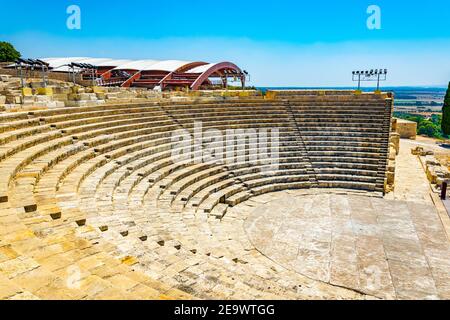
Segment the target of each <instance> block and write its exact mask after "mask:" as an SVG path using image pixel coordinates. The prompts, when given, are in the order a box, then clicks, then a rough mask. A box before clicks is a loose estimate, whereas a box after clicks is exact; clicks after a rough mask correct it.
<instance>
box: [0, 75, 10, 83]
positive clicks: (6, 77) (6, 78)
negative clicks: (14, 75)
mask: <svg viewBox="0 0 450 320" xmlns="http://www.w3.org/2000/svg"><path fill="white" fill-rule="evenodd" d="M10 80H11V76H10V75H7V74H2V75H0V81H2V82H8V81H10Z"/></svg>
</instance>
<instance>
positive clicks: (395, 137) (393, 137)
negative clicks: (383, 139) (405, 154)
mask: <svg viewBox="0 0 450 320" xmlns="http://www.w3.org/2000/svg"><path fill="white" fill-rule="evenodd" d="M390 142H391V143H392V144H393V145H394V148H395V151H396V153H397V155H398V153H399V152H400V135H399V134H398V133H396V132H392V133H391V137H390Z"/></svg>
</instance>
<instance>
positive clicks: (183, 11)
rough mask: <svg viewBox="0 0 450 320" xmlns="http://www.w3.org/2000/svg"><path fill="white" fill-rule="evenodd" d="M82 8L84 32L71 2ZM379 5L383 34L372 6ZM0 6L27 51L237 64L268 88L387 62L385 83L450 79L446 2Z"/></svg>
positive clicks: (0, 20)
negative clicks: (372, 24)
mask: <svg viewBox="0 0 450 320" xmlns="http://www.w3.org/2000/svg"><path fill="white" fill-rule="evenodd" d="M72 4H76V5H78V6H80V8H81V30H69V29H68V28H67V27H66V20H67V18H68V15H67V14H66V8H67V7H68V6H69V5H72ZM373 4H374V5H378V6H379V7H380V8H381V26H382V29H381V30H369V29H368V28H367V26H366V20H367V18H368V17H369V15H368V14H367V12H366V10H367V7H368V6H369V5H373ZM17 5H18V3H15V2H6V3H2V10H1V11H0V41H1V40H6V41H11V42H13V43H14V44H15V45H16V47H17V48H18V49H19V50H20V51H21V52H22V53H23V55H24V56H26V57H46V56H65V55H69V56H94V57H112V58H148V59H186V60H205V61H219V60H230V61H233V62H236V63H237V64H238V65H240V66H242V67H243V68H244V69H247V70H248V71H249V72H250V74H251V80H252V82H251V84H253V85H261V86H265V85H267V86H349V85H352V83H351V81H350V80H351V76H350V72H351V70H353V69H364V68H380V67H383V68H384V67H386V68H389V70H390V75H389V81H388V82H387V83H386V85H444V84H446V83H447V82H448V81H450V27H449V21H450V2H449V1H448V0H428V1H419V0H409V1H405V0H396V1H392V0H390V1H387V0H371V1H366V0H342V1H323V0H316V1H299V0H297V1H283V0H279V1H271V2H267V1H251V0H250V1H248V0H247V1H240V2H238V1H228V2H223V1H204V0H197V1H176V0H172V1H163V0H159V1H153V0H146V1H143V0H137V1H129V2H125V1H114V0H111V1H92V0H78V1H76V0H58V1H29V0H23V1H21V2H20V3H19V5H20V13H18V14H12V12H15V11H16V12H17V9H18V8H17Z"/></svg>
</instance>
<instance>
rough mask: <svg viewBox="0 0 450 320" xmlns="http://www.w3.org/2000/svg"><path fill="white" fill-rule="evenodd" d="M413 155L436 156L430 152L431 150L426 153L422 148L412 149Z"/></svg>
mask: <svg viewBox="0 0 450 320" xmlns="http://www.w3.org/2000/svg"><path fill="white" fill-rule="evenodd" d="M411 154H412V155H415V156H422V157H425V156H428V155H430V156H432V155H434V152H433V151H430V150H427V151H426V150H424V149H423V148H422V147H415V148H412V149H411Z"/></svg>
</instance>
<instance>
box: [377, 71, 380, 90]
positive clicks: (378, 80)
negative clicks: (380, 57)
mask: <svg viewBox="0 0 450 320" xmlns="http://www.w3.org/2000/svg"><path fill="white" fill-rule="evenodd" d="M377 91H380V73H378V79H377Z"/></svg>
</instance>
